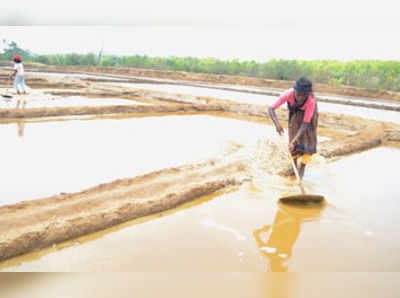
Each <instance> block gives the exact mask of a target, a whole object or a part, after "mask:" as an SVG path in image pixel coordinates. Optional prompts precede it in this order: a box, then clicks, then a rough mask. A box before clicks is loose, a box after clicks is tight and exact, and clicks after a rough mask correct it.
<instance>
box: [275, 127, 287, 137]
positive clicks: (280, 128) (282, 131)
mask: <svg viewBox="0 0 400 298" xmlns="http://www.w3.org/2000/svg"><path fill="white" fill-rule="evenodd" d="M275 128H276V131H277V132H278V133H279V134H280V135H283V133H284V132H285V131H284V130H283V128H282V126H280V125H279V124H278V125H276V126H275Z"/></svg>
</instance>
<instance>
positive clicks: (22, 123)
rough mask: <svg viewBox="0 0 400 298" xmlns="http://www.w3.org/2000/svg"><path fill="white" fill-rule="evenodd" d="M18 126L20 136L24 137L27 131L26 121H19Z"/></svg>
mask: <svg viewBox="0 0 400 298" xmlns="http://www.w3.org/2000/svg"><path fill="white" fill-rule="evenodd" d="M17 125H18V136H19V137H23V136H24V131H25V121H18V122H17Z"/></svg>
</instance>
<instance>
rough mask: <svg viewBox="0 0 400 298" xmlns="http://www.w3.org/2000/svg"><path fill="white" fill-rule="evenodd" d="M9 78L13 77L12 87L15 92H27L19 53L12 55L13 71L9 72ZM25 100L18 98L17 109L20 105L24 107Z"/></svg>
mask: <svg viewBox="0 0 400 298" xmlns="http://www.w3.org/2000/svg"><path fill="white" fill-rule="evenodd" d="M10 77H11V79H13V78H14V88H15V90H16V91H17V94H21V93H22V94H27V87H26V85H25V79H24V65H23V64H22V61H21V57H20V56H19V55H15V56H14V71H13V73H12V74H11V76H10ZM25 105H26V100H25V99H23V100H22V99H21V98H19V99H18V100H17V109H18V108H19V107H20V106H21V107H22V108H24V107H25Z"/></svg>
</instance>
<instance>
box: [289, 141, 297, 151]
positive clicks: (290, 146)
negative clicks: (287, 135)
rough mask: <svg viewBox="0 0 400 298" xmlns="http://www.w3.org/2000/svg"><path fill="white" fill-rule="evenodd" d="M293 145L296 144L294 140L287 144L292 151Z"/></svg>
mask: <svg viewBox="0 0 400 298" xmlns="http://www.w3.org/2000/svg"><path fill="white" fill-rule="evenodd" d="M295 146H296V140H293V141H291V142H290V144H289V150H290V151H293V150H294V147H295Z"/></svg>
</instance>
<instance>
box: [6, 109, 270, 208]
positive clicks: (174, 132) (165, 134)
mask: <svg viewBox="0 0 400 298" xmlns="http://www.w3.org/2000/svg"><path fill="white" fill-rule="evenodd" d="M0 134H1V136H2V138H3V140H4V142H5V143H6V144H7V146H3V149H2V151H1V153H2V173H3V175H2V187H1V190H0V205H6V204H14V203H16V202H19V201H23V200H31V199H36V198H42V197H46V196H51V195H54V194H58V193H60V192H76V191H80V190H83V189H86V188H89V187H92V186H95V185H98V184H101V183H105V182H111V181H114V180H116V179H118V178H125V177H135V176H137V175H141V174H145V173H149V172H153V171H156V170H160V169H163V168H169V167H175V166H179V165H183V164H188V163H193V162H197V161H198V162H200V161H202V160H205V159H208V158H213V157H218V156H223V154H224V153H225V151H226V149H228V151H229V147H230V146H234V144H240V145H242V146H243V145H245V144H246V143H248V142H252V141H255V140H257V139H258V138H261V137H268V136H270V135H272V134H274V130H273V129H272V127H271V126H269V125H267V124H266V123H265V122H263V121H260V122H249V121H245V120H239V119H233V118H223V117H218V116H217V114H215V115H190V114H185V115H153V116H148V117H132V116H130V117H129V116H127V115H121V116H119V117H115V118H110V117H104V118H80V119H79V120H78V119H76V118H75V120H71V118H68V119H57V120H54V119H48V120H47V121H43V120H42V121H31V122H27V121H25V122H24V121H17V122H9V123H3V124H0Z"/></svg>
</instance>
